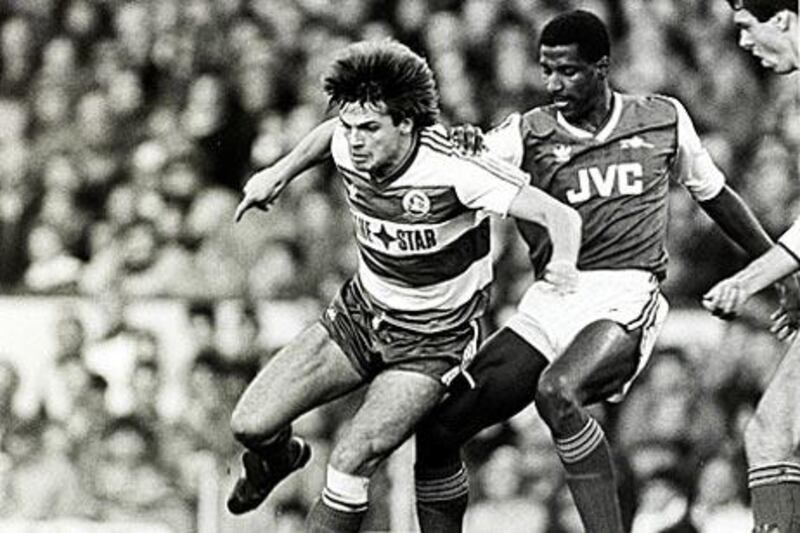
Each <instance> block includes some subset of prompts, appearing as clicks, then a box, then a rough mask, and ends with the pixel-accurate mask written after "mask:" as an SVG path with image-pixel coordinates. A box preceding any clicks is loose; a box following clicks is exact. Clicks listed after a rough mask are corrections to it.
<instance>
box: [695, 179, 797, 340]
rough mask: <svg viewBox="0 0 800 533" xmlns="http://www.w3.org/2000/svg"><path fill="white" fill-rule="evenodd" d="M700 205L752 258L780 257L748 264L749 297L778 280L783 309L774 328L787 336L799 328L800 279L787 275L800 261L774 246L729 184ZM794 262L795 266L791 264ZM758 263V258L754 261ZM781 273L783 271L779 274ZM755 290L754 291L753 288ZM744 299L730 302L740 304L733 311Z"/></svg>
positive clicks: (778, 313) (776, 316) (780, 310)
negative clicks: (765, 261) (788, 277)
mask: <svg viewBox="0 0 800 533" xmlns="http://www.w3.org/2000/svg"><path fill="white" fill-rule="evenodd" d="M700 205H701V206H702V207H703V209H704V210H705V211H706V213H708V214H709V216H711V218H712V219H714V221H715V222H716V223H717V225H719V227H720V228H722V230H723V231H724V232H725V233H726V234H727V235H728V237H730V238H731V239H732V240H733V241H734V242H736V243H737V244H738V245H739V246H741V247H742V248H743V249H744V250H745V252H747V254H748V255H749V256H750V257H751V258H752V259H754V258H762V257H763V256H764V254H767V255H769V258H770V259H775V260H776V262H775V264H763V263H762V262H761V261H760V260H759V261H758V263H759V264H758V265H755V266H754V268H753V269H749V268H748V269H747V272H746V274H745V273H744V272H742V273H743V274H745V275H746V276H747V277H746V278H744V279H745V281H747V286H746V289H747V291H748V294H747V296H746V298H745V301H746V300H747V299H748V298H750V297H751V296H752V295H753V294H755V293H756V292H758V291H760V290H762V289H764V288H766V287H768V286H769V285H772V284H773V283H774V284H776V288H777V290H778V295H779V297H780V309H779V310H778V312H777V313H776V314H775V315H773V318H774V320H775V323H774V325H773V330H775V331H776V332H777V333H778V334H779V337H785V336H787V335H788V334H789V333H790V332H791V331H793V330H794V329H797V326H798V309H799V308H800V287H799V286H798V284H797V281H796V280H794V279H791V278H790V279H784V278H785V276H787V275H788V274H791V273H792V272H794V271H796V270H797V262H796V261H793V260H792V258H791V255H790V254H789V253H788V252H787V251H786V250H779V249H775V250H772V248H773V242H772V239H771V238H770V237H769V235H768V234H767V232H766V231H765V230H764V228H763V227H762V226H761V224H760V223H759V222H758V220H757V219H756V217H755V215H754V214H753V212H752V211H751V210H750V208H749V207H748V206H747V204H745V203H744V200H742V198H741V197H740V196H739V195H738V194H737V193H736V192H735V191H734V190H733V189H731V188H730V187H728V186H727V185H726V186H724V187H723V188H722V190H721V191H720V192H719V194H717V195H716V196H715V197H713V198H711V199H709V200H706V201H703V202H700ZM788 233H789V232H787V234H788ZM768 252H771V253H768ZM787 256H788V257H787ZM793 262H794V268H791V267H790V266H788V265H791V263H793ZM754 263H756V262H755V261H754ZM784 267H785V268H784ZM756 269H757V270H756ZM781 273H782V275H779V274H781ZM726 281H727V280H726ZM739 281H741V278H739ZM712 290H713V289H712ZM751 290H752V292H749V291H751ZM726 301H727V300H726ZM743 303H744V301H742V302H741V303H740V304H737V305H733V304H728V306H729V307H730V306H733V307H736V308H737V309H736V311H733V313H734V314H735V313H738V312H739V307H740V306H741V304H743ZM704 305H705V304H704ZM707 307H708V306H707ZM718 314H720V313H718ZM723 314H724V313H723Z"/></svg>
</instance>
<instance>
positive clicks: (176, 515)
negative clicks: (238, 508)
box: [0, 0, 800, 533]
mask: <svg viewBox="0 0 800 533" xmlns="http://www.w3.org/2000/svg"><path fill="white" fill-rule="evenodd" d="M577 6H581V7H586V8H589V9H591V10H593V11H595V12H596V13H598V14H599V15H601V16H602V18H603V19H604V20H606V21H607V23H608V24H609V27H610V29H611V31H612V39H613V66H612V78H613V83H614V85H615V86H616V87H617V88H619V89H622V90H627V91H631V92H659V93H664V94H669V95H673V96H677V97H678V98H679V99H681V100H682V101H683V102H684V104H685V105H686V107H687V108H688V110H689V112H690V114H691V115H692V116H693V118H694V120H695V123H696V126H697V128H698V131H699V132H700V133H701V135H702V137H703V139H704V141H705V143H706V145H707V147H708V148H709V150H710V151H711V152H712V155H713V157H714V159H715V160H716V162H717V163H718V165H719V166H720V167H721V168H722V169H723V170H724V171H725V172H726V174H727V176H728V179H729V182H730V183H731V184H732V185H733V187H734V188H735V189H737V190H738V191H739V192H740V193H741V194H742V195H743V196H744V197H745V199H746V200H747V201H748V203H749V204H750V205H751V206H752V207H753V209H754V210H755V211H756V213H757V214H758V216H759V217H760V219H761V220H762V221H763V223H764V224H765V226H766V227H767V228H768V230H769V231H770V233H771V234H772V235H778V234H779V233H780V232H781V231H782V230H783V229H785V228H786V227H787V226H788V223H789V222H790V221H791V220H793V218H794V216H795V215H796V214H797V211H798V209H797V202H796V200H797V187H796V183H797V177H798V176H797V172H798V144H800V120H797V119H798V98H797V91H796V84H797V78H796V76H788V77H782V78H779V77H774V76H771V75H769V74H766V73H764V72H763V71H761V70H760V68H759V67H758V65H757V64H756V62H755V61H754V60H752V59H751V58H750V57H749V56H748V55H747V54H746V53H745V52H743V51H742V50H740V49H739V48H738V47H737V46H736V32H735V31H734V28H733V27H732V24H731V22H730V18H731V17H730V11H729V8H728V6H727V4H726V2H725V1H724V0H707V1H691V0H658V1H657V2H656V1H647V0H617V1H613V0H608V1H603V0H596V1H583V2H570V1H559V0H494V1H493V0H464V1H460V0H433V1H424V0H375V1H372V2H369V1H365V0H339V1H336V2H327V1H323V0H158V1H156V0H151V1H149V0H137V1H124V0H25V1H22V0H19V1H16V0H4V1H2V2H0V124H1V126H0V531H4V532H5V531H26V532H27V531H36V532H38V531H47V532H52V531H97V532H111V531H114V532H117V531H119V532H128V531H136V532H145V531H174V532H184V531H199V532H208V533H215V532H218V531H219V532H222V531H234V530H235V531H238V532H240V533H245V532H248V531H265V530H266V531H282V532H290V531H297V530H299V528H301V524H302V517H303V515H304V512H305V511H306V510H307V508H308V506H309V504H310V503H311V502H312V501H313V498H315V497H316V495H317V493H318V491H319V489H320V487H321V483H322V481H323V477H324V462H325V457H326V452H327V450H328V449H329V447H330V443H331V438H332V437H333V435H335V433H336V431H337V428H338V427H339V424H340V422H341V421H342V420H345V419H346V418H347V416H348V413H349V412H351V410H352V409H353V407H354V406H355V405H357V402H358V395H354V397H352V398H346V399H344V400H342V401H339V402H337V403H335V404H333V405H331V406H329V407H326V408H323V409H321V410H318V411H315V412H313V413H311V414H309V415H308V416H306V417H304V418H303V419H302V420H301V421H300V422H299V423H298V424H297V431H298V432H301V433H304V434H306V435H308V436H309V437H310V438H311V440H312V443H313V447H314V460H313V461H312V464H311V465H310V466H309V467H307V468H306V469H305V470H304V471H303V472H302V473H301V474H298V475H295V476H293V477H292V478H291V479H290V480H289V481H288V482H287V483H286V485H285V486H284V487H281V489H280V491H279V492H277V493H276V494H275V497H273V498H270V501H269V502H267V505H265V506H264V507H263V508H262V509H260V510H259V511H258V512H257V513H255V514H253V515H248V516H245V517H243V518H233V517H231V516H229V515H227V514H226V513H225V512H224V511H223V505H222V501H223V500H224V497H225V493H226V492H227V491H228V489H229V487H230V485H231V483H232V481H233V479H234V477H235V475H236V474H237V473H238V466H237V464H236V456H237V452H238V451H239V450H238V448H237V446H236V445H235V444H234V442H233V440H232V438H231V436H230V433H229V431H228V425H227V424H228V423H227V421H228V416H229V413H230V410H231V408H232V405H233V403H234V402H235V399H236V397H237V396H238V394H239V392H240V391H241V390H242V387H243V386H244V385H245V384H246V383H247V381H248V379H249V378H250V377H251V376H252V374H253V372H254V371H255V370H256V369H257V368H258V366H259V365H260V364H261V363H263V362H264V361H265V360H266V359H268V358H269V357H270V355H271V354H272V353H274V351H275V350H276V349H277V348H278V347H279V346H280V345H281V344H282V343H284V342H286V340H287V339H289V338H291V336H292V335H293V334H294V333H296V332H298V331H300V330H301V329H302V327H303V325H305V324H307V323H309V322H310V321H312V320H313V319H314V318H315V317H316V315H317V313H318V312H319V310H320V307H321V306H322V305H324V304H325V303H326V302H327V301H328V299H329V298H330V296H331V295H332V293H333V292H334V291H335V290H336V288H337V287H338V285H339V283H340V282H341V281H342V280H343V279H344V278H345V276H347V274H348V273H349V272H351V271H352V270H353V268H354V264H355V255H354V249H353V246H352V244H351V236H350V226H349V221H348V220H347V214H346V212H345V210H344V209H343V201H342V198H343V195H342V191H341V190H340V185H339V183H338V182H337V180H336V179H330V178H331V177H332V176H333V173H332V169H331V168H329V167H326V168H320V169H317V170H314V171H311V172H309V175H307V176H305V177H304V179H301V180H298V181H297V182H296V183H294V184H293V185H292V187H290V188H289V189H288V190H287V191H286V192H285V194H284V196H283V197H282V198H281V201H280V202H279V204H278V205H277V206H276V207H275V209H274V210H273V211H272V212H271V213H270V214H269V215H267V216H264V215H258V214H249V215H248V216H247V217H245V219H244V220H243V221H242V222H241V223H240V224H238V225H236V226H234V224H233V223H232V213H233V209H234V207H235V205H236V203H237V202H238V199H239V190H240V188H241V186H242V184H243V182H244V180H245V179H246V177H247V176H248V175H249V173H250V172H251V171H252V170H253V169H256V168H260V167H262V166H264V165H267V164H269V163H270V162H272V161H274V160H275V159H276V158H277V157H278V156H279V154H280V153H282V152H283V151H285V150H286V149H288V148H289V147H291V146H292V145H293V144H294V143H295V142H296V141H297V140H298V139H299V138H300V137H301V136H302V135H303V134H304V133H305V132H306V131H308V130H309V129H310V128H311V127H312V126H313V125H314V124H316V123H317V122H318V121H319V120H321V119H322V118H323V117H324V116H325V113H326V102H325V101H324V98H323V95H322V93H321V91H320V90H319V83H318V81H319V77H320V74H321V72H322V69H323V68H324V67H325V65H326V64H327V61H328V59H329V58H330V56H331V53H332V52H334V51H335V50H337V49H338V48H340V47H341V46H342V45H344V44H346V43H347V42H350V41H352V40H357V39H363V38H381V37H386V36H393V37H395V38H398V39H400V40H402V41H403V42H405V43H407V44H409V45H410V46H412V47H413V48H414V49H415V50H417V51H419V52H421V53H423V54H424V55H425V56H426V57H427V58H428V59H429V61H430V63H431V65H432V66H433V68H434V70H435V72H436V75H437V79H438V83H439V87H440V90H441V97H442V111H443V120H444V121H445V122H446V123H448V124H456V123H459V122H465V121H469V122H473V123H477V124H480V125H482V126H484V127H489V126H491V125H492V124H495V123H497V122H498V121H499V120H501V119H502V118H503V117H504V116H505V115H506V114H507V113H508V112H509V111H512V110H522V109H524V108H528V107H531V106H533V105H535V104H538V103H542V102H543V101H544V94H543V91H542V83H541V80H540V78H539V72H538V69H537V66H536V64H535V59H534V58H533V54H532V53H531V52H532V50H534V47H535V43H536V38H537V32H538V31H539V30H540V29H541V27H542V25H543V24H544V22H546V21H547V20H548V19H549V18H550V17H551V16H553V15H554V14H556V13H558V12H559V11H560V10H562V9H566V8H568V7H577ZM670 194H671V221H670V242H669V246H670V252H671V263H670V269H669V277H668V279H667V281H666V284H665V291H666V293H667V295H668V296H669V298H670V301H671V304H672V307H673V312H672V316H671V318H670V320H669V322H668V324H667V327H666V330H665V332H664V335H662V338H661V340H660V342H659V347H658V350H657V353H656V355H655V356H654V359H653V361H652V363H651V366H650V368H649V370H648V371H647V372H646V374H645V375H644V376H643V377H642V378H641V379H640V381H639V382H638V383H637V385H636V386H635V387H634V389H633V390H632V392H631V393H630V394H629V397H628V399H627V400H626V402H624V403H623V404H622V405H621V406H619V407H611V408H605V407H603V408H599V409H598V413H597V414H598V416H599V417H600V418H601V419H602V420H603V421H604V425H605V427H606V431H607V433H609V434H610V435H612V437H613V439H614V442H615V446H616V449H617V450H619V452H620V453H619V454H620V470H621V474H622V475H621V477H622V480H623V494H624V498H623V500H624V503H625V507H626V513H627V515H628V517H629V518H630V519H631V520H634V526H635V527H634V530H635V531H636V532H638V533H647V532H650V531H652V532H656V531H660V530H661V528H662V525H663V524H664V523H666V522H668V521H670V520H671V519H672V518H673V517H674V516H678V515H681V514H682V513H683V511H682V510H683V509H684V507H686V508H687V509H688V516H689V519H688V520H690V521H691V522H692V523H693V524H694V526H695V527H696V528H697V529H698V530H699V531H703V532H709V533H711V532H722V531H725V532H735V531H749V530H750V526H749V514H748V508H747V501H746V491H745V490H744V489H745V487H744V475H743V474H744V462H743V457H742V443H741V428H742V424H743V422H744V421H746V420H747V418H748V416H749V414H750V413H751V412H752V407H753V405H754V402H755V401H756V399H757V398H758V394H759V392H760V391H761V390H762V388H763V386H764V383H765V381H766V379H768V377H769V374H770V372H771V370H772V369H773V368H774V365H775V362H776V359H777V358H778V357H779V356H780V354H781V347H780V346H779V345H778V344H777V343H776V342H775V341H774V340H772V339H771V337H770V336H769V334H768V332H767V331H766V326H767V324H766V321H765V320H766V317H767V316H768V314H769V307H770V305H771V304H772V302H771V301H770V299H769V295H766V296H765V297H764V299H762V300H760V301H757V302H754V303H753V304H751V305H750V306H749V308H748V315H747V316H746V317H744V318H743V319H742V320H740V321H738V322H735V323H722V322H720V321H717V320H715V319H713V318H710V317H709V316H707V315H706V314H705V313H703V312H702V311H701V310H699V308H698V301H699V295H700V294H702V292H703V291H704V290H705V289H707V288H708V287H710V285H711V284H712V283H713V281H714V280H716V279H718V278H720V277H721V276H723V275H725V274H728V273H731V272H733V271H734V270H735V269H736V268H738V267H739V266H741V265H742V264H743V262H744V258H743V256H742V254H741V253H740V252H739V251H738V250H736V249H735V248H734V247H733V246H731V245H730V244H728V243H727V242H726V241H725V239H724V237H723V236H722V235H721V234H720V233H719V231H717V230H716V229H715V228H714V227H713V226H712V224H711V223H710V221H709V219H708V218H707V217H705V215H704V214H702V213H701V211H700V210H699V209H698V207H697V206H696V205H695V204H694V203H693V202H692V200H691V199H690V197H689V196H688V194H687V193H686V192H685V191H683V190H680V189H675V190H674V191H672V192H671V193H670ZM495 233H496V234H497V236H498V239H497V240H496V242H497V243H498V246H497V247H496V250H495V255H496V257H497V260H498V263H497V265H498V266H497V277H498V280H497V283H496V287H495V294H494V296H495V307H494V312H493V315H492V317H490V320H491V321H492V322H494V323H498V322H501V321H502V320H503V318H504V316H506V315H507V314H508V312H509V311H510V310H511V309H512V308H513V307H512V306H513V303H514V302H516V301H517V299H518V297H519V295H520V294H521V291H522V290H523V289H524V288H525V286H526V285H527V284H528V283H529V282H530V280H531V274H530V271H529V268H528V267H527V265H526V258H525V250H524V248H523V247H522V245H521V242H520V241H519V239H518V238H517V237H516V236H515V235H514V231H513V228H512V227H511V226H509V225H506V224H503V223H498V224H496V225H495ZM411 455H412V452H411V449H410V447H409V446H405V447H404V448H403V449H402V450H401V451H400V452H399V453H398V454H397V455H396V457H395V458H393V459H392V460H391V461H390V462H389V465H388V466H387V468H386V469H384V470H382V471H381V473H380V474H379V475H378V476H377V477H376V479H375V481H374V483H373V493H374V494H373V496H374V497H373V501H374V504H373V507H372V511H371V514H370V517H369V520H368V524H367V529H370V530H388V529H390V528H392V529H393V530H394V531H411V530H413V528H414V525H413V515H412V512H413V498H412V492H411V485H412V482H411V479H410V464H411V460H412V457H411ZM466 456H467V459H468V462H469V464H470V467H471V484H472V501H471V507H470V511H469V513H468V518H467V521H468V531H470V532H483V531H504V532H512V531H526V532H536V531H547V532H550V533H556V532H565V533H566V532H572V531H578V530H579V528H578V527H577V526H576V516H575V513H574V510H573V508H572V505H571V502H570V500H569V495H568V493H567V492H566V491H565V489H564V486H563V482H562V479H561V471H560V466H559V464H558V461H557V459H556V457H555V454H554V452H553V451H552V449H551V446H550V443H549V439H548V435H547V432H546V430H544V429H543V427H542V425H541V423H540V422H539V421H538V419H537V418H536V415H535V411H525V412H523V413H522V414H521V415H520V416H519V417H517V418H515V419H514V420H513V421H511V422H510V423H507V424H503V425H501V426H497V427H494V428H491V429H489V430H487V431H485V432H484V433H482V434H481V435H480V436H479V437H478V438H477V439H475V441H474V442H473V443H472V444H471V445H470V446H469V448H468V450H467V454H466Z"/></svg>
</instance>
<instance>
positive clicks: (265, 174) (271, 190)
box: [233, 167, 289, 222]
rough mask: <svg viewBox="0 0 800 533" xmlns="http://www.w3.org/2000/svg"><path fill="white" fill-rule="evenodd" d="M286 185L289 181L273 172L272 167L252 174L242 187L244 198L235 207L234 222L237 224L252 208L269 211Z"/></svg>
mask: <svg viewBox="0 0 800 533" xmlns="http://www.w3.org/2000/svg"><path fill="white" fill-rule="evenodd" d="M288 183H289V180H288V179H286V177H285V176H283V175H282V174H281V173H279V172H277V171H275V170H274V169H273V167H267V168H265V169H263V170H261V171H259V172H256V173H255V174H253V176H252V177H251V178H250V179H249V180H248V181H247V183H245V185H244V189H243V192H244V198H242V201H241V202H239V205H238V206H236V213H234V215H233V219H234V221H235V222H239V221H240V220H241V219H242V217H243V216H244V214H245V213H246V212H247V211H248V210H249V209H251V208H253V207H255V208H257V209H261V210H262V211H269V208H270V206H271V205H272V203H273V202H274V201H275V200H276V199H277V198H278V196H279V195H280V193H281V191H283V188H284V187H286V185H287V184H288Z"/></svg>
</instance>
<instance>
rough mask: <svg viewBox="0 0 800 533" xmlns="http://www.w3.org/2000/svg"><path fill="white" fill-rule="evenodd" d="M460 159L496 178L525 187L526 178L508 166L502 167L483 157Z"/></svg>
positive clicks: (500, 164) (493, 160)
mask: <svg viewBox="0 0 800 533" xmlns="http://www.w3.org/2000/svg"><path fill="white" fill-rule="evenodd" d="M461 159H463V160H464V161H468V162H470V163H472V164H474V165H477V166H479V167H481V168H482V169H484V170H487V171H489V172H491V173H492V174H493V175H495V176H497V177H498V178H500V179H502V180H504V181H507V182H509V183H512V184H514V185H517V186H519V187H522V186H523V185H527V176H526V175H525V174H524V173H523V172H522V171H521V170H517V169H516V168H514V167H511V166H509V165H504V164H502V162H500V161H498V160H496V159H493V158H490V157H485V156H476V157H462V158H461Z"/></svg>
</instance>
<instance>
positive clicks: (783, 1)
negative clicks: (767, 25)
mask: <svg viewBox="0 0 800 533" xmlns="http://www.w3.org/2000/svg"><path fill="white" fill-rule="evenodd" d="M728 3H729V4H730V5H731V7H732V8H733V9H734V10H736V9H746V10H747V11H749V12H750V13H751V14H752V15H753V16H754V17H755V18H756V20H758V21H759V22H766V21H768V20H769V19H771V18H772V17H774V16H775V15H777V14H778V13H780V12H781V11H790V12H792V13H797V12H798V4H797V0H739V1H736V0H728Z"/></svg>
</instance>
